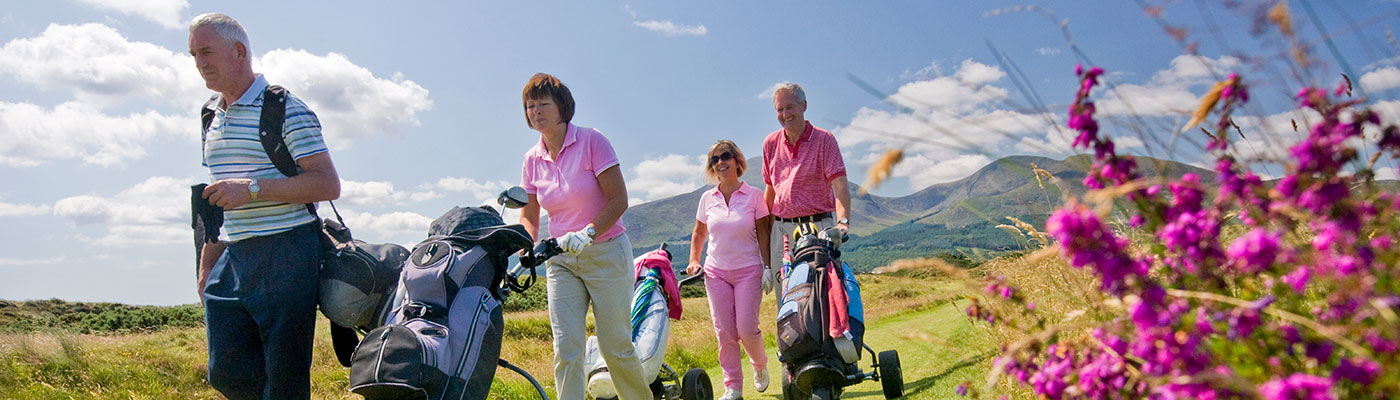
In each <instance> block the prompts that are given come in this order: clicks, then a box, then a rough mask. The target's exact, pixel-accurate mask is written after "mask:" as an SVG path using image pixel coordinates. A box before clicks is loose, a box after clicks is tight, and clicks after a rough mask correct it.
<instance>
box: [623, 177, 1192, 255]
mask: <svg viewBox="0 0 1400 400" xmlns="http://www.w3.org/2000/svg"><path fill="white" fill-rule="evenodd" d="M1137 162H1138V166H1139V170H1140V174H1141V175H1142V176H1147V177H1152V176H1166V177H1171V178H1176V177H1180V176H1181V175H1183V174H1186V173H1188V172H1192V173H1196V174H1197V175H1199V176H1200V177H1201V181H1202V182H1214V178H1215V173H1214V172H1212V171H1210V170H1206V169H1202V168H1199V167H1195V166H1191V165H1187V164H1183V163H1179V162H1174V161H1168V160H1160V159H1154V158H1147V157H1137ZM1091 164H1092V158H1091V157H1090V156H1088V155H1078V156H1072V157H1069V158H1066V159H1063V160H1055V159H1050V158H1045V157H1037V156H1011V157H1006V158H1002V159H999V160H997V161H995V162H992V163H991V164H988V165H986V166H984V167H982V168H981V169H978V170H977V171H973V172H972V173H971V174H969V175H968V176H967V177H965V178H962V179H959V180H957V181H953V182H947V183H940V184H935V185H932V186H929V187H927V188H924V189H922V190H919V191H917V192H914V193H911V194H908V195H905V196H900V197H882V196H876V195H873V194H869V193H864V194H862V193H861V191H860V188H859V186H858V185H856V184H855V182H856V181H858V180H860V179H862V177H849V179H850V180H851V181H852V184H851V191H852V193H851V200H852V203H853V204H852V211H851V214H852V216H851V235H850V240H849V241H848V242H846V243H845V244H844V245H843V246H842V251H843V259H844V260H845V261H846V262H848V263H849V264H850V265H851V266H852V268H853V269H855V270H857V271H870V270H872V269H874V268H876V267H880V266H883V265H885V264H888V263H889V262H891V261H894V260H897V259H901V258H909V257H929V256H933V255H940V254H941V255H944V256H952V257H954V258H960V259H966V260H970V261H977V260H982V259H986V258H988V257H993V256H996V255H999V254H1004V253H1006V252H1008V251H1019V250H1023V249H1025V248H1026V246H1027V242H1026V239H1025V238H1024V237H1022V236H1021V235H1020V234H1018V233H1015V232H1013V231H1011V230H1008V229H1004V228H998V227H997V226H998V225H1003V224H1007V225H1009V224H1012V221H1010V220H1008V219H1007V218H1006V217H1014V218H1017V219H1019V220H1021V221H1024V222H1026V223H1029V224H1031V225H1033V226H1034V227H1035V228H1036V229H1037V230H1041V231H1043V230H1044V225H1045V220H1046V218H1047V217H1049V215H1050V213H1051V212H1053V211H1054V210H1055V209H1056V208H1058V207H1059V206H1061V205H1062V204H1064V200H1065V199H1066V197H1065V194H1066V192H1068V193H1069V194H1072V195H1080V194H1083V193H1084V191H1085V187H1084V185H1083V183H1082V182H1083V180H1084V177H1085V176H1086V174H1087V172H1086V171H1087V170H1088V168H1089V166H1090V165H1091ZM748 165H749V166H750V168H749V169H748V170H746V171H745V172H744V175H743V176H742V177H741V179H743V180H744V181H745V182H747V183H748V184H749V185H752V186H754V187H756V188H760V189H762V188H763V179H762V176H761V174H760V172H759V167H758V166H760V165H762V160H761V159H760V158H759V157H755V158H752V159H749V160H748ZM1050 177H1054V179H1050ZM709 189H710V187H708V186H707V187H702V188H698V189H695V190H694V191H691V192H689V193H685V194H680V195H676V196H672V197H669V198H665V199H661V200H656V201H651V202H647V203H644V204H638V205H635V206H632V207H630V208H628V210H627V212H626V213H625V214H623V217H622V220H623V224H624V226H626V227H627V231H628V236H630V237H631V239H632V245H633V247H634V248H635V250H636V252H637V253H641V252H643V251H646V250H650V249H654V248H656V247H658V246H660V245H661V243H663V242H664V243H667V244H668V245H667V247H668V248H669V249H671V250H672V254H673V258H672V259H673V260H674V261H675V262H676V263H677V264H678V266H679V267H684V263H685V260H686V259H687V258H688V255H689V253H688V251H689V248H690V236H691V232H692V231H693V229H694V227H695V217H694V216H695V208H696V207H697V205H698V204H699V200H700V195H701V194H702V193H704V192H705V191H706V190H709Z"/></svg>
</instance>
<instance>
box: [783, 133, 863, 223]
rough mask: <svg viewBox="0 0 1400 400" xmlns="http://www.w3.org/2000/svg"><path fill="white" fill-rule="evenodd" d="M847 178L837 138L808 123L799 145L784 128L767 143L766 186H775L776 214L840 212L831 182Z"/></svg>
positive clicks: (795, 214) (802, 215) (800, 215)
mask: <svg viewBox="0 0 1400 400" xmlns="http://www.w3.org/2000/svg"><path fill="white" fill-rule="evenodd" d="M843 175H846V163H845V162H844V161H842V160H841V148H840V147H839V146H837V144H836V137H835V136H832V135H831V132H827V131H826V130H825V129H821V128H817V127H815V126H812V123H811V122H808V123H807V129H806V130H804V131H803V132H802V137H801V138H798V139H797V143H791V142H788V139H787V135H786V134H784V133H783V129H782V128H778V130H777V131H774V132H773V133H770V134H768V137H767V138H765V139H764V140H763V183H766V184H768V185H770V186H773V191H774V192H776V195H775V196H774V197H773V210H772V212H773V215H774V216H776V217H778V218H797V217H805V216H808V215H812V214H819V213H824V212H832V211H836V196H835V195H834V194H832V191H831V180H832V179H836V178H837V177H840V176H843Z"/></svg>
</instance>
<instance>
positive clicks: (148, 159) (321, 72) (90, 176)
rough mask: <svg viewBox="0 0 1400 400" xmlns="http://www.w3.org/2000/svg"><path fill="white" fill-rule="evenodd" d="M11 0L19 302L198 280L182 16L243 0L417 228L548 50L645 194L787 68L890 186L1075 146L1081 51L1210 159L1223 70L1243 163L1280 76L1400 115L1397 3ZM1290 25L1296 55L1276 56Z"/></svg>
mask: <svg viewBox="0 0 1400 400" xmlns="http://www.w3.org/2000/svg"><path fill="white" fill-rule="evenodd" d="M0 3H3V4H4V5H5V7H3V8H0V9H3V11H0V299H10V300H28V299H48V298H59V299H64V300H69V301H104V302H121V303H130V304H153V305H171V304H185V303H193V302H197V301H198V297H197V295H196V290H195V287H194V286H195V278H194V268H193V267H194V265H193V249H192V243H191V233H190V229H189V186H190V185H192V184H195V183H199V182H207V181H208V180H209V176H208V171H207V170H206V169H205V168H203V167H201V166H200V153H199V152H200V144H199V130H198V129H199V128H198V126H199V125H198V124H199V112H198V108H199V106H200V105H201V104H202V102H203V101H204V100H205V99H207V98H208V97H209V96H210V95H211V94H212V92H211V91H209V90H208V89H206V88H205V87H204V85H203V82H202V80H201V79H200V77H199V75H198V72H197V71H196V69H195V67H194V62H193V59H192V58H191V57H190V56H189V53H188V23H189V21H190V20H191V19H192V18H193V17H194V16H196V15H199V14H202V13H205V12H222V13H225V14H228V15H230V16H232V17H234V18H235V19H238V20H239V21H240V22H241V23H242V25H243V26H244V27H245V28H246V29H247V30H248V33H249V37H250V41H251V48H252V53H253V54H254V56H255V58H254V61H253V66H254V70H255V71H256V72H258V73H262V74H265V76H266V77H267V79H268V80H269V81H270V82H272V83H275V84H280V85H283V86H285V87H287V88H288V89H289V90H290V91H291V92H292V93H293V94H295V95H296V96H298V97H300V98H301V99H303V100H304V101H306V102H307V103H308V104H309V105H310V106H311V108H312V109H313V110H314V111H316V112H317V114H318V116H319V117H320V120H321V122H322V124H323V127H324V131H323V135H324V137H325V140H326V142H327V144H328V145H329V147H330V149H331V152H330V153H331V156H332V158H333V159H334V161H335V165H336V168H337V170H338V172H339V174H340V178H341V179H342V184H341V189H342V190H341V198H340V199H339V200H337V201H336V202H335V204H336V207H337V208H338V209H339V211H340V213H341V215H342V216H344V217H345V220H346V223H347V224H348V225H349V226H350V228H351V229H352V230H353V231H354V233H355V236H356V237H357V238H359V239H362V240H365V241H369V242H393V243H399V244H401V245H405V246H412V245H413V244H414V243H416V242H417V241H418V240H420V239H422V238H423V237H424V236H425V235H426V230H427V226H428V224H429V222H430V221H431V220H432V219H434V218H436V217H438V216H439V215H442V213H444V212H446V211H447V210H448V209H450V208H451V207H452V206H456V205H476V204H481V203H483V202H485V201H488V200H489V199H492V198H494V197H495V194H496V193H498V192H500V191H501V190H503V189H505V188H507V187H509V186H512V185H515V184H517V183H518V182H519V176H520V173H519V171H520V165H521V160H522V158H521V157H522V155H523V154H524V152H525V151H526V150H527V149H528V148H529V147H531V146H533V145H534V144H535V143H537V142H538V141H539V133H537V132H535V131H533V130H530V129H529V128H528V127H527V126H526V123H525V121H524V118H523V116H524V115H523V111H522V107H521V101H520V93H521V89H522V88H523V86H524V84H525V82H526V80H528V79H529V78H530V76H531V75H533V74H534V73H536V72H547V73H550V74H553V75H555V76H557V77H559V78H560V79H561V80H562V81H563V82H564V83H565V84H566V85H568V86H569V88H570V89H571V90H572V92H573V94H574V96H575V99H576V100H577V108H576V109H577V113H576V115H575V117H574V120H573V122H574V123H575V124H577V125H579V126H585V127H593V128H598V129H600V130H601V131H602V132H603V133H604V134H605V135H606V136H607V137H608V138H609V139H610V141H611V142H612V144H613V147H614V149H615V150H616V152H617V154H618V157H619V159H620V162H621V168H622V172H623V176H624V178H625V180H626V183H627V188H628V196H629V199H630V203H631V204H633V205H636V204H641V203H644V202H647V201H651V200H657V199H662V198H666V197H669V196H673V195H677V194H682V193H686V192H690V191H692V190H695V189H697V188H700V187H701V186H703V185H705V182H704V179H703V174H702V163H703V159H702V157H703V155H704V154H705V152H706V151H707V150H708V148H709V146H710V145H711V144H712V143H714V142H715V141H716V140H719V139H730V140H734V141H735V142H736V143H737V144H738V145H739V147H740V148H741V149H742V150H743V151H745V155H746V156H748V157H755V156H758V155H760V153H761V151H760V150H761V143H762V139H763V137H764V136H765V135H767V134H768V133H769V132H772V131H774V130H776V129H778V128H779V125H778V123H777V121H776V117H775V113H774V110H773V106H772V102H771V90H772V88H773V87H774V86H775V85H776V84H778V83H781V82H784V81H791V82H796V83H799V84H801V85H802V86H803V87H804V88H805V90H806V93H807V97H808V105H809V108H808V110H807V113H806V117H807V119H808V120H809V121H811V122H812V123H813V124H814V125H816V126H818V127H822V128H825V129H828V130H830V131H832V132H833V134H835V136H836V138H837V141H838V142H839V143H840V145H841V148H842V152H843V156H844V158H845V162H846V165H847V171H848V175H849V176H850V180H851V181H852V182H853V183H861V182H863V181H864V180H865V176H866V173H867V170H868V169H869V167H870V165H871V164H873V163H874V162H875V161H876V160H877V159H878V158H879V157H880V155H881V154H883V153H884V152H885V151H887V150H891V149H901V150H903V151H904V152H905V153H904V154H905V158H904V161H903V162H901V163H900V164H898V165H897V166H895V168H894V169H893V171H892V173H893V177H892V178H891V179H889V180H887V181H886V182H885V183H884V184H883V185H881V186H879V187H878V188H875V189H874V190H873V192H874V193H875V194H877V195H881V196H902V195H906V194H909V193H912V192H914V191H917V190H919V189H922V188H924V187H927V186H928V185H931V184H936V183H942V182H950V181H954V180H957V179H961V178H963V177H965V176H967V175H969V174H971V173H972V172H974V171H976V170H977V169H978V168H980V167H982V166H985V165H987V164H988V163H990V162H992V161H994V160H996V159H998V158H1000V157H1005V156H1011V155H1039V156H1046V157H1052V158H1057V159H1058V158H1063V157H1066V156H1070V155H1073V154H1079V153H1080V152H1079V151H1075V150H1074V149H1072V148H1071V147H1070V145H1069V143H1070V142H1071V141H1072V136H1070V134H1069V133H1068V132H1066V130H1065V129H1064V128H1063V121H1064V113H1065V109H1066V107H1067V105H1068V104H1069V103H1070V102H1072V101H1073V96H1074V90H1075V87H1076V85H1077V82H1076V80H1075V76H1074V67H1075V65H1078V64H1085V65H1095V66H1099V67H1102V68H1104V69H1105V70H1107V71H1108V74H1107V75H1106V76H1105V82H1106V83H1107V85H1106V89H1101V90H1098V91H1096V92H1095V94H1094V96H1095V98H1096V99H1097V101H1098V103H1099V114H1100V115H1101V117H1102V121H1103V124H1104V131H1105V133H1108V134H1112V135H1117V136H1118V137H1119V139H1118V141H1117V144H1118V148H1119V150H1120V151H1121V152H1127V153H1131V154H1139V155H1149V156H1154V157H1161V158H1170V159H1174V160H1178V161H1182V162H1187V163H1192V164H1195V165H1201V166H1209V165H1210V162H1209V160H1210V158H1209V155H1208V154H1206V152H1204V151H1203V150H1202V146H1203V143H1204V140H1203V138H1202V135H1199V134H1198V133H1199V131H1196V132H1192V131H1190V130H1186V131H1185V132H1184V133H1183V130H1182V129H1181V128H1182V125H1183V124H1184V123H1185V122H1186V121H1187V120H1188V119H1189V113H1190V112H1191V110H1194V109H1195V107H1196V104H1197V102H1198V99H1199V98H1200V96H1201V95H1202V94H1204V93H1205V92H1206V91H1207V90H1208V89H1209V87H1210V86H1211V84H1212V83H1213V82H1216V81H1220V80H1223V79H1224V77H1225V76H1227V75H1228V74H1229V73H1232V72H1233V73H1239V74H1240V75H1241V76H1243V77H1244V80H1245V83H1246V84H1247V85H1249V86H1250V87H1251V89H1250V90H1251V102H1250V103H1249V104H1248V105H1247V106H1246V107H1245V108H1244V109H1242V110H1241V111H1240V112H1239V114H1237V117H1236V119H1235V122H1236V123H1237V124H1238V125H1240V126H1241V127H1242V129H1243V131H1244V132H1247V134H1246V135H1245V136H1246V137H1247V138H1248V139H1240V141H1241V142H1243V143H1241V146H1239V149H1240V150H1239V151H1240V152H1241V153H1242V154H1241V155H1242V156H1244V157H1246V158H1258V159H1268V158H1269V157H1271V156H1278V155H1279V154H1282V153H1280V152H1282V151H1286V145H1284V144H1282V143H1288V142H1290V141H1296V140H1297V139H1298V137H1299V134H1298V133H1296V132H1294V131H1293V130H1292V129H1291V127H1287V126H1289V125H1290V120H1292V121H1300V123H1303V122H1306V120H1307V119H1308V118H1309V117H1315V115H1309V114H1308V113H1306V112H1299V111H1296V110H1294V107H1293V102H1292V101H1291V100H1290V96H1291V95H1292V94H1293V93H1296V92H1297V90H1298V89H1300V88H1302V87H1303V86H1305V85H1316V86H1320V87H1326V88H1333V87H1336V86H1337V85H1338V84H1339V83H1341V82H1343V81H1342V74H1346V76H1348V77H1349V78H1350V79H1351V81H1352V83H1353V85H1354V89H1355V93H1354V96H1358V97H1360V96H1365V98H1366V99H1367V102H1368V103H1369V104H1372V105H1373V107H1374V108H1375V109H1377V110H1379V111H1381V112H1382V113H1383V114H1384V115H1386V116H1385V121H1387V122H1394V121H1396V119H1395V118H1394V117H1393V116H1394V115H1400V103H1397V102H1396V94H1397V92H1396V91H1395V90H1394V88H1396V87H1397V86H1400V68H1398V67H1397V64H1400V59H1397V54H1400V44H1397V43H1396V39H1395V35H1394V33H1393V32H1392V30H1393V29H1395V28H1396V27H1397V26H1400V2H1397V1H1395V0H1346V1H1342V0H1335V1H1328V0H1323V1H1314V2H1309V3H1302V2H1297V1H1294V2H1289V4H1288V5H1289V6H1290V7H1289V9H1290V16H1291V21H1292V23H1291V24H1290V26H1291V27H1292V28H1293V30H1294V32H1296V36H1295V39H1292V40H1290V39H1288V38H1286V37H1285V36H1283V35H1282V34H1280V30H1279V29H1278V27H1277V25H1273V24H1269V23H1267V22H1266V20H1265V19H1264V18H1263V17H1262V15H1263V14H1262V11H1261V10H1264V9H1265V8H1264V7H1265V6H1268V5H1271V4H1273V2H1259V1H1252V0H1239V1H1232V2H1216V1H1170V2H1164V3H1161V2H1153V1H1146V0H1144V1H1141V2H1128V1H1119V0H1113V1H1108V0H1095V1H1079V0H1068V1H1043V2H1037V3H1036V4H1035V5H1033V6H1031V5H1026V4H1027V3H1025V2H1016V1H998V0H988V1H932V0H917V1H900V0H891V1H873V2H833V1H785V0H781V1H779V0H775V1H759V2H748V1H719V2H674V1H667V2H660V1H658V2H647V1H635V0H626V1H621V2H615V1H594V2H569V1H533V2H512V1H471V2H428V1H411V2H382V1H319V0H313V1H281V2H268V1H260V0H251V1H243V2H218V3H214V2H189V1H186V0H53V1H40V2H35V1H19V0H0ZM443 3H450V4H443ZM1159 3H1160V4H1159ZM1173 34H1175V35H1176V36H1177V37H1179V38H1180V40H1178V39H1177V37H1174V36H1173ZM1324 39H1325V40H1324ZM1293 44H1298V45H1302V46H1304V47H1305V48H1307V49H1308V52H1307V55H1308V60H1309V62H1310V64H1309V65H1310V67H1309V68H1308V69H1300V68H1298V67H1297V63H1288V62H1281V61H1288V60H1289V56H1288V55H1289V54H1291V53H1289V51H1288V49H1289V48H1290V45H1293ZM1387 112H1388V114H1385V113H1387ZM1372 148H1373V150H1374V146H1373V147H1372ZM1258 165H1259V166H1258V169H1257V170H1258V171H1259V172H1260V173H1261V174H1264V175H1266V176H1278V175H1279V174H1280V173H1281V171H1282V170H1281V169H1279V168H1278V167H1277V166H1276V165H1273V166H1270V164H1269V163H1260V164H1258ZM1395 165H1396V164H1395V163H1394V162H1390V161H1383V162H1382V163H1380V164H1379V165H1378V167H1380V168H1379V170H1378V174H1379V176H1381V177H1385V178H1390V179H1394V178H1395V177H1396V170H1395ZM321 209H322V214H323V216H326V215H329V213H327V211H328V210H329V208H328V207H325V206H324V205H323V206H322V208H321ZM517 215H518V214H511V213H508V214H507V220H508V221H513V220H514V218H516V216H517Z"/></svg>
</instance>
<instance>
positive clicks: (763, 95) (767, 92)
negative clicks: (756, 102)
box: [753, 82, 784, 102]
mask: <svg viewBox="0 0 1400 400" xmlns="http://www.w3.org/2000/svg"><path fill="white" fill-rule="evenodd" d="M783 83H784V82H777V83H774V84H773V85H772V86H769V87H768V88H767V89H763V91H761V92H758V94H755V95H753V98H755V99H760V100H768V101H770V102H771V101H773V91H774V90H778V86H782V85H783Z"/></svg>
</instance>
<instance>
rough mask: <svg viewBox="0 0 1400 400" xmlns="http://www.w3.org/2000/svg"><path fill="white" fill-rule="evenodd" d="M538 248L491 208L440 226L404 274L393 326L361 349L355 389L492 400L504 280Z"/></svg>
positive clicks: (383, 395)
mask: <svg viewBox="0 0 1400 400" xmlns="http://www.w3.org/2000/svg"><path fill="white" fill-rule="evenodd" d="M531 244H533V243H532V242H531V241H530V236H529V235H528V234H527V233H526V232H525V229H524V228H523V227H521V226H520V225H509V226H507V225H505V224H504V223H503V221H502V220H501V216H500V214H498V213H497V212H496V211H495V210H494V209H492V208H490V207H469V208H459V207H454V208H453V209H452V210H450V211H448V212H447V214H444V215H443V216H442V217H439V218H438V219H437V220H435V221H433V225H432V228H431V229H430V230H429V237H428V239H426V240H424V241H422V242H420V243H418V245H417V246H415V247H414V249H413V252H412V254H411V255H410V256H409V258H408V261H406V262H405V263H404V266H403V270H402V271H401V273H400V275H399V285H398V287H399V289H398V292H397V293H396V295H395V298H394V301H393V303H392V307H393V308H392V310H393V311H392V312H391V313H390V314H389V316H388V317H387V319H386V320H385V321H384V323H385V325H384V326H381V327H379V328H376V329H374V330H373V331H370V332H369V334H368V335H366V336H365V338H364V340H363V341H361V342H360V344H359V346H358V347H356V349H355V354H354V356H353V362H352V365H351V367H350V391H352V392H354V393H356V394H359V395H362V396H364V397H365V398H367V399H440V398H452V399H484V398H486V395H487V393H488V392H489V391H490V388H491V379H492V377H494V376H495V374H496V363H497V360H498V359H499V358H500V351H501V334H502V330H503V323H504V321H503V317H502V311H501V302H502V301H503V298H504V297H503V295H502V292H501V290H502V288H501V281H502V280H503V279H504V278H505V276H506V265H507V262H508V261H507V259H508V257H509V256H510V255H511V254H513V253H515V252H516V251H519V250H521V249H525V248H528V247H530V246H531Z"/></svg>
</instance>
